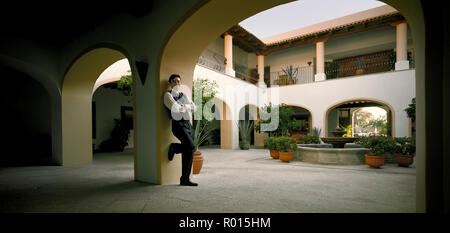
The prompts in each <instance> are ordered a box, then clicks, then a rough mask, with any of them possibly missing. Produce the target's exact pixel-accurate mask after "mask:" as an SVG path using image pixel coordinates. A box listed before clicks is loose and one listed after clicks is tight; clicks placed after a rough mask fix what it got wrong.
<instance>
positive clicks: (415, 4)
mask: <svg viewBox="0 0 450 233" xmlns="http://www.w3.org/2000/svg"><path fill="white" fill-rule="evenodd" d="M287 2H290V1H259V2H258V4H254V3H253V2H242V1H225V0H223V1H209V2H206V3H204V4H202V5H200V6H198V7H197V8H196V9H193V10H192V11H191V12H190V13H189V14H188V15H186V16H185V17H186V20H184V21H183V22H182V23H180V24H179V25H177V26H176V28H175V29H174V33H173V34H172V35H170V37H169V39H168V42H167V43H166V44H165V47H164V48H163V50H162V51H161V60H160V68H159V77H160V78H159V81H157V85H160V92H162V91H163V89H164V87H163V84H164V83H165V82H166V81H167V79H168V77H169V75H170V74H171V73H174V72H176V73H180V74H182V75H183V76H185V77H187V78H190V77H192V74H193V70H194V66H195V63H196V62H197V59H198V57H199V56H200V54H201V52H202V51H203V50H204V48H205V47H206V46H207V44H208V43H209V42H210V41H212V40H213V39H215V38H216V37H217V36H218V35H220V34H221V33H222V32H224V31H226V30H227V29H228V28H230V27H231V26H233V25H235V24H236V23H238V22H240V21H241V20H243V19H245V18H247V17H249V16H251V15H253V14H256V13H258V12H260V11H262V10H265V9H268V8H270V7H273V6H275V5H278V4H282V3H287ZM383 2H385V3H386V4H389V5H391V6H392V7H394V8H396V9H397V10H399V11H400V12H401V13H402V14H403V15H404V17H405V18H406V20H407V21H408V23H409V26H410V28H411V34H412V36H413V40H414V45H415V54H416V57H415V61H416V66H415V67H416V87H417V89H416V94H417V96H416V98H417V112H418V115H417V118H416V120H417V135H418V138H417V141H418V144H417V163H418V169H417V170H418V176H417V177H418V182H417V190H418V191H417V196H418V203H417V210H418V211H420V212H422V211H424V210H425V208H424V203H425V194H424V192H425V191H424V190H425V176H424V175H425V164H424V162H425V136H424V135H425V85H424V84H425V23H424V16H423V13H422V7H421V2H420V1H419V0H416V1H401V2H400V1H394V0H384V1H383ZM233 6H239V7H235V8H233V14H230V13H229V12H230V11H227V10H224V9H231V8H232V7H233ZM209 18H211V19H215V20H204V19H209ZM187 83H189V82H187ZM157 104H159V105H160V106H161V110H162V108H163V105H162V102H161V98H160V99H158V101H157ZM160 112H163V111H160ZM158 122H159V123H160V124H158V127H159V128H158V132H164V131H163V130H162V129H163V128H167V126H168V125H169V122H168V120H166V119H165V118H164V116H163V115H162V114H160V115H159V119H158ZM166 138H167V137H163V139H166ZM169 143H170V141H167V142H166V141H160V142H158V143H157V145H162V146H160V148H158V149H157V153H158V154H160V155H164V154H165V153H166V152H167V145H168V144H169ZM163 148H164V149H163ZM159 166H160V165H159ZM160 170H161V169H160ZM168 172H169V171H168ZM160 175H162V176H166V174H165V172H163V173H161V174H160Z"/></svg>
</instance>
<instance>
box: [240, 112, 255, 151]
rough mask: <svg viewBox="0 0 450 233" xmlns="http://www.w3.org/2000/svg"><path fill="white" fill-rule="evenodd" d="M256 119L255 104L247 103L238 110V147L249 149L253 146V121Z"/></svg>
mask: <svg viewBox="0 0 450 233" xmlns="http://www.w3.org/2000/svg"><path fill="white" fill-rule="evenodd" d="M257 119H258V108H257V107H256V106H255V105H250V104H247V105H245V106H244V107H242V108H241V109H240V110H239V121H238V123H237V124H238V128H239V148H240V149H249V148H250V147H254V146H255V144H256V142H255V123H256V120H257Z"/></svg>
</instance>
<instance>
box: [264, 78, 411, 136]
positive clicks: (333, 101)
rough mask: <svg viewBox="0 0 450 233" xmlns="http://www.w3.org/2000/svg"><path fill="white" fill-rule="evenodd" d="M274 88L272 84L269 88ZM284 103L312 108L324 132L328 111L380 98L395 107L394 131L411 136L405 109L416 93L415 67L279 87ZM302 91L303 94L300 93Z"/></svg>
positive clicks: (315, 120)
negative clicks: (358, 100)
mask: <svg viewBox="0 0 450 233" xmlns="http://www.w3.org/2000/svg"><path fill="white" fill-rule="evenodd" d="M268 91H269V92H270V91H271V88H270V89H269V90H268ZM279 93H280V103H286V104H289V105H299V106H303V107H306V108H308V109H310V110H311V113H312V117H313V127H320V128H322V134H323V133H324V128H325V121H326V116H325V114H326V111H327V110H328V109H330V108H331V107H335V105H337V104H339V103H342V102H344V101H348V100H356V99H366V100H374V101H379V102H381V103H385V104H387V105H388V106H391V107H392V109H393V116H394V126H393V135H394V136H396V137H402V136H408V118H407V115H406V112H405V111H404V109H405V108H406V107H408V104H409V103H411V99H412V98H414V97H415V96H416V95H415V93H416V87H415V70H405V71H394V72H384V73H375V74H368V75H360V76H353V77H349V78H341V79H333V80H326V81H322V82H316V83H308V84H297V85H288V86H281V87H279ZM299 93H301V94H299Z"/></svg>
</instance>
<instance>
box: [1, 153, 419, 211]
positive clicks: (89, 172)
mask: <svg viewBox="0 0 450 233" xmlns="http://www.w3.org/2000/svg"><path fill="white" fill-rule="evenodd" d="M201 151H202V152H203V154H204V156H205V162H204V166H203V169H202V171H201V173H200V174H198V175H194V176H193V181H194V182H198V183H199V186H198V187H185V186H179V185H178V184H169V185H150V184H145V183H140V182H135V181H133V174H134V172H133V155H132V153H130V152H124V153H112V154H95V155H94V162H93V163H92V164H89V165H79V166H65V167H60V166H46V167H14V168H1V169H0V212H58V213H59V212H70V213H73V212H98V213H103V212H138V213H145V212H181V213H191V212H217V213H221V212H231V213H236V212H244V213H255V212H256V213H260V212H264V213H266V212H271V213H282V212H288V213H336V212H337V213H355V212H356V213H361V212H370V213H380V212H381V213H405V212H415V201H416V191H415V190H416V188H415V187H416V175H415V174H416V170H415V168H401V167H397V166H396V165H395V164H387V165H385V166H383V168H382V169H372V168H369V167H367V166H366V165H357V166H333V165H328V166H326V165H315V164H309V163H303V162H298V161H293V162H291V163H283V162H281V161H279V160H273V159H272V158H270V156H269V152H268V151H267V150H264V149H250V150H248V151H241V150H222V149H214V148H201ZM176 156H179V155H176Z"/></svg>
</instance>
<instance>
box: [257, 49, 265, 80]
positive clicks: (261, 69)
mask: <svg viewBox="0 0 450 233" xmlns="http://www.w3.org/2000/svg"><path fill="white" fill-rule="evenodd" d="M258 76H259V79H258V85H265V83H264V55H258Z"/></svg>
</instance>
